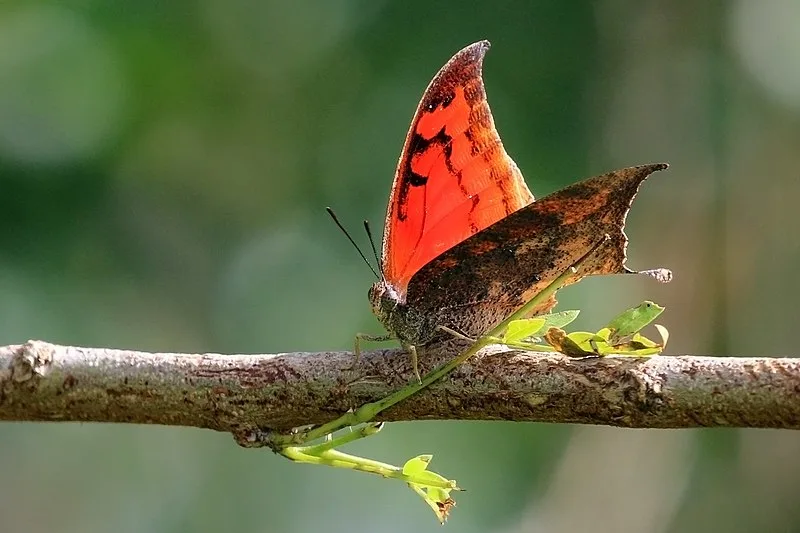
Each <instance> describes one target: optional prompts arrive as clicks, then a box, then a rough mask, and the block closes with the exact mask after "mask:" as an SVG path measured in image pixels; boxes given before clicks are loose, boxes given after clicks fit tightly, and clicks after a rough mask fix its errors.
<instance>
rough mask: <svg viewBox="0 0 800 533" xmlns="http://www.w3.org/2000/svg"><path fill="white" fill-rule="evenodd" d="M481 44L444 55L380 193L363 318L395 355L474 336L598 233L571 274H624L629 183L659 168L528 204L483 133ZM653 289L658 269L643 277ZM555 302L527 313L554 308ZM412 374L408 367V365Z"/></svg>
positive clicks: (517, 176) (499, 147)
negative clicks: (375, 269) (381, 213)
mask: <svg viewBox="0 0 800 533" xmlns="http://www.w3.org/2000/svg"><path fill="white" fill-rule="evenodd" d="M488 49H489V42H488V41H480V42H477V43H474V44H471V45H469V46H467V47H466V48H464V49H463V50H461V51H459V52H458V53H457V54H455V56H453V58H452V59H450V61H448V62H447V64H445V65H444V67H442V69H441V70H440V71H439V73H438V74H436V76H435V77H434V78H433V80H432V81H431V83H430V85H428V88H427V89H426V90H425V93H424V94H423V96H422V100H421V101H420V103H419V105H418V107H417V111H416V114H415V115H414V118H413V120H412V122H411V127H410V129H409V131H408V135H407V136H406V140H405V145H404V146H403V151H402V153H401V155H400V160H399V162H398V166H397V171H396V173H395V177H394V183H393V185H392V191H391V196H390V198H389V205H388V209H387V213H386V220H385V227H384V234H383V246H382V249H381V260H380V272H381V278H380V280H379V281H377V282H376V283H375V284H374V285H372V287H371V288H370V290H369V299H370V302H371V305H372V310H373V312H374V313H375V315H376V316H377V317H378V319H379V320H380V321H381V323H382V324H383V325H384V327H385V328H386V329H387V330H388V331H389V332H390V333H391V335H392V336H393V337H396V338H397V339H399V340H400V342H401V343H402V344H403V346H405V347H406V348H408V349H410V350H412V355H414V356H415V354H416V350H415V349H416V347H422V346H425V345H427V344H429V343H431V342H432V341H433V340H434V338H435V337H436V336H437V334H439V332H440V330H441V327H442V326H444V327H446V328H450V329H451V330H455V331H456V332H459V333H461V334H463V335H465V336H467V337H472V338H476V337H478V336H480V335H482V334H484V333H485V332H486V331H488V330H489V329H491V328H492V327H493V326H495V325H497V324H498V323H499V322H501V321H502V320H503V319H505V318H506V317H507V316H509V315H510V314H511V313H513V312H514V311H515V310H517V309H519V308H520V307H521V306H522V305H523V304H525V303H526V302H527V301H528V300H530V299H531V298H532V297H533V296H534V295H535V294H537V293H538V292H539V291H541V290H542V289H543V288H544V287H545V286H547V285H548V284H549V283H550V282H551V281H553V279H555V278H556V277H557V276H558V275H560V274H561V273H562V272H564V271H565V270H566V269H568V268H569V267H570V265H572V264H573V263H574V262H575V261H576V260H577V259H578V258H579V257H581V256H582V255H584V254H585V253H586V251H587V250H589V249H590V248H591V247H592V246H593V245H594V244H595V243H597V242H598V241H599V240H600V239H602V238H603V237H604V236H605V235H608V236H609V241H608V243H607V244H605V245H604V246H602V247H601V248H600V249H599V251H598V252H597V253H595V254H594V255H592V256H591V257H590V258H589V259H588V260H587V262H586V263H584V265H583V267H582V269H581V271H580V272H579V273H576V274H575V275H574V276H572V277H571V278H570V279H569V280H568V282H567V283H574V282H576V281H578V280H579V279H580V278H581V277H582V276H586V275H599V274H617V273H634V272H633V271H632V270H629V269H628V268H627V267H626V266H625V259H626V256H625V249H626V246H627V238H626V236H625V233H624V232H623V228H624V224H625V217H626V215H627V213H628V210H629V209H630V205H631V202H632V201H633V198H634V196H635V195H636V192H637V190H638V189H639V186H640V184H641V183H642V182H643V181H644V180H645V179H646V178H647V177H648V176H649V175H650V174H651V173H653V172H655V171H658V170H663V169H666V168H667V165H666V164H653V165H643V166H638V167H632V168H626V169H622V170H616V171H614V172H610V173H608V174H604V175H601V176H597V177H593V178H589V179H587V180H585V181H582V182H579V183H576V184H574V185H571V186H569V187H566V188H565V189H562V190H560V191H558V192H555V193H553V194H550V195H549V196H545V197H543V198H541V199H539V200H534V197H533V194H532V193H531V192H530V190H529V189H528V186H527V185H526V183H525V180H524V179H523V177H522V173H521V172H520V170H519V169H518V168H517V165H516V164H515V163H514V161H513V160H512V159H511V157H510V156H509V155H508V154H507V153H506V151H505V149H504V148H503V143H502V142H501V140H500V137H499V135H498V133H497V130H496V128H495V124H494V119H493V117H492V113H491V110H490V109H489V104H488V102H487V100H486V91H485V89H484V84H483V79H482V65H483V59H484V56H485V54H486V51H487V50H488ZM642 273H644V274H649V275H651V276H653V277H656V278H657V279H659V280H661V281H668V280H669V278H670V277H671V273H670V272H669V271H668V270H665V269H655V270H649V271H643V272H642ZM555 303H556V301H555V297H551V298H550V299H549V300H547V301H545V302H544V303H543V304H541V305H540V306H539V307H538V308H537V309H535V310H533V313H532V314H539V313H544V312H546V311H548V310H549V309H551V308H552V307H553V306H554V305H555ZM415 369H416V367H415Z"/></svg>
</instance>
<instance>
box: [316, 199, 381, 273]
mask: <svg viewBox="0 0 800 533" xmlns="http://www.w3.org/2000/svg"><path fill="white" fill-rule="evenodd" d="M325 211H327V212H328V214H329V215H330V216H331V218H332V219H333V221H334V223H336V225H337V226H339V229H340V230H342V233H344V236H345V237H347V240H348V241H350V244H352V245H353V248H355V249H356V251H357V252H358V255H360V256H361V259H363V260H364V263H366V264H367V266H368V267H369V269H370V270H371V271H372V273H373V274H375V277H376V278H378V279H381V277H380V276H379V275H378V273H377V272H376V271H375V268H374V267H373V266H372V264H371V263H370V262H369V261H367V256H365V255H364V252H362V251H361V248H359V247H358V245H357V244H356V241H354V240H353V237H351V236H350V232H348V231H347V230H346V229H344V226H342V223H341V222H339V217H337V216H336V213H334V212H333V209H331V208H330V207H326V208H325ZM372 247H373V249H374V248H375V245H374V244H373V245H372Z"/></svg>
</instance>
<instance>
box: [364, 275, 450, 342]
mask: <svg viewBox="0 0 800 533" xmlns="http://www.w3.org/2000/svg"><path fill="white" fill-rule="evenodd" d="M369 301H370V304H371V305H372V312H373V313H374V314H375V316H377V317H378V320H380V322H381V324H383V327H385V328H386V330H387V331H389V333H391V334H392V335H393V336H395V337H397V338H398V339H399V340H400V342H401V343H403V344H404V345H414V346H422V345H424V344H425V343H426V342H428V341H429V340H430V339H431V338H432V337H433V335H434V333H435V326H436V320H435V318H434V317H431V316H427V315H426V314H425V313H420V312H419V311H418V310H417V309H415V308H414V307H413V306H409V305H407V304H406V301H405V294H403V293H401V292H400V291H398V289H397V287H395V286H394V285H392V284H391V283H390V282H388V281H386V280H380V281H377V282H375V283H374V284H373V285H372V286H371V287H370V289H369Z"/></svg>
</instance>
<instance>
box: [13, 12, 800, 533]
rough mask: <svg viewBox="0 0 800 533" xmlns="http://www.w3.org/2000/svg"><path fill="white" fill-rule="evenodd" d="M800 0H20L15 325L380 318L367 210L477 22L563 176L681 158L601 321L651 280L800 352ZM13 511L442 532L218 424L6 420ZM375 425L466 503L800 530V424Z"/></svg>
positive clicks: (538, 173)
mask: <svg viewBox="0 0 800 533" xmlns="http://www.w3.org/2000/svg"><path fill="white" fill-rule="evenodd" d="M798 20H800V2H796V1H794V0H763V1H755V0H739V1H731V2H715V1H707V2H696V1H691V0H657V1H652V2H638V1H635V0H604V1H595V2H588V1H583V2H555V1H544V0H540V1H534V2H530V1H518V2H511V1H506V2H458V3H456V2H431V1H421V0H406V1H404V2H389V1H386V0H332V1H328V2H310V1H298V2H282V1H276V0H259V1H254V0H224V1H223V0H200V1H197V2H190V1H185V0H173V1H170V2H156V1H149V0H138V1H135V2H130V1H120V0H62V1H51V2H44V1H16V0H4V1H3V2H0V191H2V196H1V198H2V209H0V228H1V229H0V343H2V344H6V343H9V344H10V343H19V342H22V341H25V340H26V339H29V338H37V339H44V340H49V341H52V342H58V343H69V344H80V345H96V346H114V347H128V348H138V349H143V350H174V351H219V352H244V351H247V352H272V351H296V350H317V349H348V348H350V346H351V345H352V338H353V334H354V333H355V332H358V331H364V332H380V331H381V330H380V326H379V325H378V324H377V322H376V321H375V319H374V318H373V317H372V316H371V314H370V312H369V308H368V305H367V300H366V291H367V288H368V286H369V284H370V283H371V281H372V278H371V274H370V273H369V272H368V270H367V269H366V268H365V267H364V265H363V264H361V263H360V260H359V259H358V258H357V256H356V254H355V252H354V251H353V250H352V248H351V247H350V245H349V244H348V243H347V242H346V241H345V239H344V238H343V237H342V236H341V235H340V234H339V233H338V230H337V229H336V228H335V227H334V226H333V224H332V223H331V222H330V220H329V219H328V218H327V215H326V214H325V212H324V207H325V206H327V205H332V206H334V207H335V208H336V209H337V211H338V212H339V214H340V216H341V218H342V219H344V220H345V221H346V223H348V224H350V225H351V227H353V228H355V229H356V233H358V224H359V221H360V220H362V219H363V218H369V219H371V220H372V221H374V222H375V224H376V226H379V225H380V222H381V220H382V216H383V212H384V209H385V203H386V199H387V196H388V192H389V187H390V185H391V180H392V176H393V172H394V167H395V164H396V160H397V156H398V153H399V151H400V147H401V145H402V142H403V139H404V136H405V132H406V129H407V127H408V123H409V121H410V119H411V116H412V113H413V111H414V108H415V106H416V104H417V101H418V99H419V97H420V95H421V93H422V90H423V89H424V87H425V86H426V85H427V83H428V81H429V80H430V78H431V76H432V75H433V74H434V73H435V72H436V70H437V69H438V68H439V67H440V66H441V65H442V64H443V63H444V62H445V61H446V60H447V59H448V58H449V57H450V56H451V55H452V54H453V53H454V52H456V51H457V50H458V49H460V48H461V47H463V46H464V45H466V44H468V43H470V42H473V41H476V40H479V39H483V38H487V39H490V40H491V41H492V42H493V48H492V50H491V51H490V53H489V55H488V56H487V60H486V64H485V79H486V85H487V91H488V94H489V100H490V102H491V105H492V108H493V111H494V115H495V119H496V122H497V124H498V128H499V130H500V132H501V135H502V137H503V139H504V142H505V144H506V147H507V149H508V151H509V152H510V153H511V154H512V156H513V157H514V158H515V159H516V161H517V163H518V164H519V166H520V167H521V168H522V170H523V173H524V174H525V176H526V178H527V180H528V183H529V184H530V186H531V189H532V190H533V191H534V193H535V194H537V195H542V194H545V193H548V192H551V191H553V190H555V189H557V188H559V187H561V186H564V185H566V184H568V183H570V182H573V181H576V180H577V179H580V178H583V177H587V176H590V175H594V174H599V173H601V172H604V171H607V170H610V169H613V168H618V167H624V166H630V165H634V164H641V163H648V162H659V161H667V162H669V163H671V165H672V168H671V170H669V171H668V172H667V173H660V174H658V175H656V176H654V177H653V178H652V179H651V180H650V181H648V182H647V183H646V184H645V185H644V187H643V189H642V191H641V193H640V195H639V198H638V199H637V202H636V204H635V206H634V209H633V211H632V212H631V214H630V217H629V228H628V234H629V236H630V237H631V246H630V248H629V256H630V261H629V264H630V265H631V266H632V267H634V268H647V267H654V266H667V267H670V268H672V269H673V270H674V272H675V280H674V282H673V283H672V284H669V285H666V286H660V285H658V284H656V283H654V282H652V281H649V280H647V279H637V278H622V279H616V278H605V279H590V280H586V281H584V282H582V283H581V284H579V285H577V286H574V287H570V288H568V289H567V290H564V291H562V295H561V302H562V306H561V308H562V309H564V308H576V307H578V308H580V309H582V310H583V314H582V315H581V322H580V323H579V324H578V325H579V326H587V327H598V326H599V325H602V323H603V321H604V320H605V319H607V318H609V317H610V316H612V315H613V314H614V313H616V312H618V311H620V310H622V309H624V308H626V307H629V306H631V305H635V304H637V303H639V302H640V301H641V300H643V299H652V300H655V301H657V302H659V303H661V304H664V305H666V306H667V311H666V313H665V314H664V315H663V319H662V320H661V322H663V323H664V324H665V325H666V326H668V328H669V329H670V331H671V334H672V340H671V345H670V347H669V348H670V350H669V351H670V353H692V354H715V355H770V356H777V355H791V354H794V353H796V344H797V326H796V324H797V317H796V306H797V304H796V301H797V299H798V297H799V296H800V285H799V284H798V281H797V267H798V255H799V254H798V252H799V250H798V246H799V244H798V243H799V242H800V239H798V236H797V232H798V228H800V213H798V209H797V206H798V204H800V179H799V178H800V175H799V174H800V171H799V170H798V168H800V150H798V147H800V63H799V62H798V59H797V58H798V56H800V37H799V36H800V33H798V31H797V21H798ZM0 442H2V452H3V453H2V454H0V530H2V531H4V532H6V531H7V532H81V533H93V532H106V531H117V532H182V531H198V532H206V531H208V532H212V531H213V532H216V531H250V532H271V531H284V532H294V531H297V532H305V531H327V532H338V531H354V530H356V531H376V532H378V531H380V532H391V531H411V530H413V531H434V530H435V531H440V529H439V525H438V524H437V523H436V520H435V519H434V517H433V515H432V514H431V513H430V511H429V510H428V509H427V507H426V506H425V505H424V504H423V503H422V502H421V500H419V499H418V498H417V496H416V495H414V494H413V493H412V492H411V491H410V490H408V489H407V488H406V487H405V486H403V485H402V484H400V483H396V482H392V481H386V480H382V479H378V478H373V477H370V476H367V475H363V474H358V473H353V472H347V471H336V470H333V469H325V468H317V467H310V466H298V465H292V464H290V463H289V462H287V461H285V460H282V459H280V458H278V457H275V456H273V455H272V454H270V453H269V452H266V451H258V450H245V449H241V448H239V447H237V446H236V445H235V444H234V442H233V439H232V438H231V437H230V436H229V435H224V434H217V433H213V432H210V431H200V430H191V429H176V428H161V427H135V426H101V425H90V424H84V425H78V424H9V423H6V424H2V425H0ZM360 444H362V446H356V447H355V450H356V451H357V452H361V453H364V454H368V455H369V456H371V457H375V458H378V459H382V460H386V461H390V462H394V463H402V461H404V460H405V459H407V458H409V457H411V456H413V455H417V454H419V453H433V454H434V456H435V459H434V463H433V465H432V467H433V468H434V469H435V470H437V471H439V472H442V473H443V474H445V475H447V476H449V477H454V478H456V479H458V480H459V482H460V484H461V485H462V486H464V487H466V488H468V489H469V491H468V492H466V493H463V494H459V495H458V507H457V508H456V510H455V512H454V514H453V516H452V518H451V521H450V523H449V524H448V525H447V526H446V527H447V528H448V529H450V530H452V531H460V532H473V531H475V532H477V531H481V532H483V531H488V532H504V533H506V532H508V533H510V532H523V531H525V532H527V531H536V532H538V531H541V532H571V531H589V530H591V531H593V532H594V533H603V532H628V531H629V532H678V531H680V532H686V533H688V532H704V533H708V532H712V531H724V532H751V531H798V530H800V505H798V503H800V499H799V498H798V494H800V434H797V433H792V432H778V431H755V430H748V431H740V430H722V429H716V430H691V431H641V430H639V431H633V430H619V429H609V428H599V427H597V428H595V427H569V426H554V425H542V424H515V423H501V422H491V423H440V422H426V423H417V424H394V425H391V426H389V427H388V428H387V430H386V431H385V432H384V433H382V434H381V435H380V436H378V437H375V438H374V439H370V441H368V442H366V443H360Z"/></svg>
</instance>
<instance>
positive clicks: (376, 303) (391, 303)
mask: <svg viewBox="0 0 800 533" xmlns="http://www.w3.org/2000/svg"><path fill="white" fill-rule="evenodd" d="M368 295H369V303H370V304H371V305H372V312H373V313H375V316H377V317H378V320H380V321H381V324H384V325H385V326H387V327H388V325H389V324H390V323H391V322H392V315H394V313H395V311H396V310H397V307H398V305H400V304H402V296H401V295H400V294H399V293H398V292H397V290H396V289H395V288H394V287H393V286H392V285H391V284H390V283H388V282H387V281H386V280H384V279H381V280H379V281H376V282H375V283H373V284H372V286H371V287H370V288H369V293H368Z"/></svg>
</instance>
